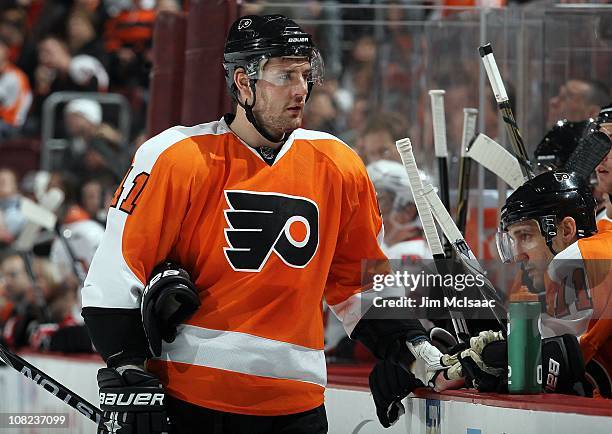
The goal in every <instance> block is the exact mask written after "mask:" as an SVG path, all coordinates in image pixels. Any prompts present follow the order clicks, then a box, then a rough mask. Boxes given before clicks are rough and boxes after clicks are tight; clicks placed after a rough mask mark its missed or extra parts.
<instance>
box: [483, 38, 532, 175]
mask: <svg viewBox="0 0 612 434" xmlns="http://www.w3.org/2000/svg"><path fill="white" fill-rule="evenodd" d="M478 52H479V53H480V57H481V58H482V63H483V65H484V68H485V70H486V72H487V77H489V82H490V83H491V88H492V89H493V94H494V95H495V100H496V101H497V107H498V108H499V111H500V112H501V114H502V118H503V120H504V125H505V126H506V131H507V132H508V135H509V136H510V143H512V148H513V150H514V154H515V155H516V157H517V159H518V160H519V164H520V170H521V173H522V174H523V176H524V177H525V178H526V179H531V178H533V176H534V174H533V169H532V167H531V163H530V161H529V156H528V155H527V151H526V150H525V144H524V143H523V138H522V137H521V132H520V131H519V128H518V125H517V123H516V119H514V113H512V107H511V105H510V99H509V98H508V94H507V93H506V87H505V86H504V82H503V80H502V78H501V74H500V73H499V68H498V67H497V62H495V57H494V56H493V48H492V47H491V44H486V45H483V46H481V47H479V48H478Z"/></svg>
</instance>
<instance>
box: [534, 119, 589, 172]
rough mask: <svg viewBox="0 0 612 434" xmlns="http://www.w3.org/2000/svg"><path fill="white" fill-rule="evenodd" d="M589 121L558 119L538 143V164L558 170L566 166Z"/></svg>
mask: <svg viewBox="0 0 612 434" xmlns="http://www.w3.org/2000/svg"><path fill="white" fill-rule="evenodd" d="M588 125H589V121H580V122H569V121H568V120H567V119H562V120H560V121H558V122H557V123H556V124H555V125H554V126H553V127H552V128H551V130H550V131H548V132H547V133H546V135H545V136H544V138H543V139H542V141H540V143H539V144H538V147H537V148H536V150H535V152H534V154H535V157H536V161H537V162H538V166H539V167H540V168H541V169H546V170H558V169H561V168H562V167H563V166H565V163H566V162H567V160H568V159H569V157H570V155H572V152H574V150H575V149H576V147H577V146H578V144H579V143H580V139H581V138H582V136H583V134H584V133H585V132H586V130H587V126H588Z"/></svg>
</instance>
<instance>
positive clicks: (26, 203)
mask: <svg viewBox="0 0 612 434" xmlns="http://www.w3.org/2000/svg"><path fill="white" fill-rule="evenodd" d="M63 201H64V193H63V192H62V191H61V190H59V189H57V188H51V189H49V191H47V192H46V193H45V195H44V196H42V198H41V200H40V202H41V205H38V204H37V203H35V202H33V201H31V200H30V199H27V198H23V199H22V205H21V207H22V211H21V212H22V214H23V216H24V217H25V218H26V219H27V220H28V221H29V226H30V229H29V231H26V230H25V229H24V232H27V234H26V236H25V237H24V238H23V239H21V237H20V239H18V240H17V241H16V245H17V247H16V248H17V250H19V251H22V252H29V251H30V250H31V249H32V247H33V245H34V242H35V241H36V237H37V235H38V232H39V231H40V229H41V227H42V228H44V229H47V230H49V231H51V232H55V234H56V235H57V237H58V238H59V240H60V242H61V243H62V246H63V247H64V249H65V250H66V253H67V255H68V259H69V260H70V266H71V268H72V272H73V273H74V274H75V276H77V278H78V279H79V281H80V282H81V285H82V284H83V282H84V281H85V277H86V274H87V273H85V270H84V269H83V266H82V264H81V263H80V262H79V261H78V260H77V258H76V255H75V253H74V250H73V249H72V246H70V243H68V240H67V239H66V236H65V235H64V233H63V232H62V231H61V230H60V225H59V223H58V222H57V216H56V215H55V214H54V213H53V212H52V211H55V210H57V208H59V206H60V205H61V204H62V203H63Z"/></svg>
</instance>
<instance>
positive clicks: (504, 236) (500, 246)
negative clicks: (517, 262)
mask: <svg viewBox="0 0 612 434" xmlns="http://www.w3.org/2000/svg"><path fill="white" fill-rule="evenodd" d="M495 244H496V245H497V253H499V258H500V259H501V261H502V262H503V263H504V264H508V263H510V262H514V258H515V257H516V255H515V253H516V246H515V243H514V240H513V239H512V237H510V235H509V234H508V232H504V231H502V230H498V231H497V233H496V234H495Z"/></svg>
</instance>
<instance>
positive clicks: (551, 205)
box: [498, 171, 597, 259]
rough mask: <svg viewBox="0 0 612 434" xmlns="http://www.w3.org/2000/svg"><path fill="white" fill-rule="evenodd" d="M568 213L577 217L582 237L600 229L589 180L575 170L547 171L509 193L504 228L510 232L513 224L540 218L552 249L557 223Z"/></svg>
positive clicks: (502, 226)
mask: <svg viewBox="0 0 612 434" xmlns="http://www.w3.org/2000/svg"><path fill="white" fill-rule="evenodd" d="M565 217H572V218H573V219H574V220H575V221H576V232H577V237H578V238H585V237H589V236H591V235H593V234H594V233H596V232H597V226H596V224H595V199H594V197H593V193H592V192H591V188H590V186H589V184H588V181H587V180H585V179H584V178H582V177H580V176H578V175H577V174H575V173H573V172H562V171H549V172H544V173H542V174H540V175H538V176H536V177H535V178H533V179H530V180H528V181H526V182H525V183H524V184H523V185H521V186H520V187H519V188H517V189H516V190H515V191H514V192H513V193H512V194H511V195H510V197H508V199H507V200H506V203H505V205H504V206H503V207H502V209H501V218H500V219H501V222H500V225H501V231H502V233H504V232H507V231H508V227H509V226H511V225H513V224H515V223H518V222H520V221H524V220H531V219H533V220H536V221H537V222H538V225H539V226H540V232H541V233H542V236H544V238H545V240H546V244H547V245H548V247H549V248H550V249H551V251H552V239H553V237H554V236H555V235H557V224H558V223H559V222H560V221H561V220H563V218H565ZM498 248H500V244H499V240H498ZM553 253H555V252H554V251H553ZM500 255H502V251H501V250H500ZM502 259H504V255H502Z"/></svg>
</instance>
